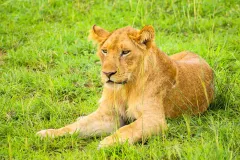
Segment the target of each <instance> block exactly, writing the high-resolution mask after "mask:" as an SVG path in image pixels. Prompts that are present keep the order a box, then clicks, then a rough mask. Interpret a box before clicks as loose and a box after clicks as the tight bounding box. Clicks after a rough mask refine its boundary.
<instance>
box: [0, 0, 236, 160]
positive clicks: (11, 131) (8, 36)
mask: <svg viewBox="0 0 240 160" xmlns="http://www.w3.org/2000/svg"><path fill="white" fill-rule="evenodd" d="M94 24H97V25H99V26H102V27H103V28H106V29H108V30H114V29H116V28H121V27H124V26H133V27H135V28H142V27H143V26H144V25H152V26H153V27H154V28H155V30H156V43H157V45H158V46H159V47H160V48H161V50H163V51H165V52H166V53H167V54H168V55H171V54H174V53H176V52H180V51H182V50H190V51H193V52H195V53H198V54H199V55H200V56H202V57H203V58H204V59H206V61H207V62H208V63H209V64H210V65H211V67H212V68H213V70H214V72H215V92H216V94H215V101H214V102H213V104H211V106H210V108H209V109H208V111H207V112H205V113H204V114H203V115H201V116H194V117H190V116H183V117H179V118H177V119H168V127H169V130H168V131H167V132H166V133H165V134H164V135H160V136H155V137H152V138H150V139H149V140H148V141H147V142H145V143H138V144H136V145H133V146H128V145H127V144H125V145H122V146H115V147H111V148H107V149H101V150H97V145H98V143H99V142H100V140H101V139H102V137H93V138H79V137H78V136H77V135H72V136H65V137H61V138H56V139H44V140H41V139H40V138H39V137H36V136H35V133H36V132H37V131H39V130H41V129H45V128H53V127H61V126H63V125H65V124H68V123H70V122H73V121H75V120H76V118H77V117H79V116H81V115H86V114H89V113H91V112H92V111H94V110H95V109H96V108H97V101H98V99H99V98H100V95H101V90H102V88H101V83H100V74H99V73H100V65H99V60H98V58H97V56H96V55H95V50H96V49H95V46H93V45H92V43H91V42H89V41H88V40H87V36H88V30H89V29H90V28H91V26H92V25H94ZM239 31H240V3H239V1H235V0H222V1H219V0H213V1H208V0H194V1H192V0H183V1H178V0H169V1H156V0H152V1H143V0H138V1H136V0H129V1H127V0H114V1H112V0H111V1H110V0H104V1H97V0H95V1H94V0H90V1H87V0H73V1H71V0H58V1H57V0H48V1H47V0H36V1H30V0H24V1H20V0H19V1H14V0H7V1H6V0H0V159H216V160H220V159H240V155H239V153H240V134H239V133H240V118H239V117H240V107H239V106H240V88H239V86H240V69H239V68H240V61H239V59H240V46H239V44H240V38H239V36H240V32H239Z"/></svg>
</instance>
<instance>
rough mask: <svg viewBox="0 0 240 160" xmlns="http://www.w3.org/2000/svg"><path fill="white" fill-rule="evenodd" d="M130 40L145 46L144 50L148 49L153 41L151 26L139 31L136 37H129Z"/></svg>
mask: <svg viewBox="0 0 240 160" xmlns="http://www.w3.org/2000/svg"><path fill="white" fill-rule="evenodd" d="M131 38H132V39H133V40H135V41H136V42H137V43H139V44H140V45H145V46H146V48H150V47H151V44H152V43H153V41H154V28H153V27H152V26H145V27H143V28H142V29H141V30H140V31H139V33H138V35H137V36H135V37H133V36H131Z"/></svg>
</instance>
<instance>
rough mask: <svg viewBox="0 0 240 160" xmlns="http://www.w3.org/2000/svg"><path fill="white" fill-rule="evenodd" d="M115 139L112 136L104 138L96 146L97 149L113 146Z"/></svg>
mask: <svg viewBox="0 0 240 160" xmlns="http://www.w3.org/2000/svg"><path fill="white" fill-rule="evenodd" d="M116 142H117V141H116V138H115V137H114V136H108V137H106V138H104V139H103V140H102V141H101V142H100V143H99V145H98V149H100V148H104V147H108V146H112V145H113V144H115V143H116Z"/></svg>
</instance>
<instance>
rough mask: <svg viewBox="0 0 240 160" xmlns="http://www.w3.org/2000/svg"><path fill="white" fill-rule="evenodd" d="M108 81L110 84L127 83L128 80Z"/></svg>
mask: <svg viewBox="0 0 240 160" xmlns="http://www.w3.org/2000/svg"><path fill="white" fill-rule="evenodd" d="M106 83H108V84H126V83H127V80H125V81H122V82H114V81H112V80H110V79H109V80H108V81H107V82H106Z"/></svg>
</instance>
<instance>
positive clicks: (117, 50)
mask: <svg viewBox="0 0 240 160" xmlns="http://www.w3.org/2000/svg"><path fill="white" fill-rule="evenodd" d="M90 38H91V39H93V40H95V41H96V42H97V43H98V46H99V47H98V51H97V55H98V56H99V58H100V60H101V64H102V72H101V77H102V81H103V83H105V84H106V85H107V86H109V87H112V86H114V85H118V86H123V85H124V84H126V83H129V82H133V81H134V79H135V77H136V75H137V72H139V69H140V65H141V64H142V63H141V62H142V61H143V59H144V57H145V55H146V51H147V50H148V49H149V48H150V47H151V45H152V42H153V39H154V29H153V27H152V26H145V27H144V28H143V29H142V30H140V31H139V30H136V29H134V28H132V27H125V28H121V29H117V30H115V31H113V32H108V31H106V30H104V29H102V28H100V27H98V26H95V25H94V26H93V28H92V30H91V32H90Z"/></svg>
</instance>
